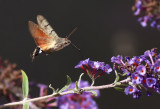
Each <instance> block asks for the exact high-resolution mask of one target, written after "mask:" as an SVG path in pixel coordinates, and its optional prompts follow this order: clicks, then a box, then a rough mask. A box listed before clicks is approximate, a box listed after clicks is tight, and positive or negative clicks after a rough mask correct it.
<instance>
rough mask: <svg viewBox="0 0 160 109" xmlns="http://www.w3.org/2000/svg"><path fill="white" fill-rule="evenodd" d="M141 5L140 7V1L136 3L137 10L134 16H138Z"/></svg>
mask: <svg viewBox="0 0 160 109" xmlns="http://www.w3.org/2000/svg"><path fill="white" fill-rule="evenodd" d="M141 5H142V2H141V1H138V2H137V3H136V8H137V10H136V11H135V12H134V15H138V14H140V11H141Z"/></svg>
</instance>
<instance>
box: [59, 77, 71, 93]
mask: <svg viewBox="0 0 160 109" xmlns="http://www.w3.org/2000/svg"><path fill="white" fill-rule="evenodd" d="M71 82H72V80H71V78H70V77H69V76H68V75H67V84H66V85H65V86H64V87H63V88H62V89H61V90H60V91H59V92H58V93H61V92H63V91H64V90H66V89H68V87H69V86H70V85H71Z"/></svg>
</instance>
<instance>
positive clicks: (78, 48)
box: [71, 43, 80, 51]
mask: <svg viewBox="0 0 160 109" xmlns="http://www.w3.org/2000/svg"><path fill="white" fill-rule="evenodd" d="M71 45H72V47H74V48H75V49H77V50H78V51H80V49H79V48H78V47H77V46H76V45H74V44H73V43H71Z"/></svg>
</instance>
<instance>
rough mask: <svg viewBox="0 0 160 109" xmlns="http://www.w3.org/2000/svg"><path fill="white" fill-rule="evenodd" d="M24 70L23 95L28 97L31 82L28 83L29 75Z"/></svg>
mask: <svg viewBox="0 0 160 109" xmlns="http://www.w3.org/2000/svg"><path fill="white" fill-rule="evenodd" d="M21 72H22V78H23V80H22V91H23V97H24V98H27V97H28V92H29V84H28V77H27V75H26V73H25V72H24V71H23V70H21Z"/></svg>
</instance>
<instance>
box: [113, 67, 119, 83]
mask: <svg viewBox="0 0 160 109" xmlns="http://www.w3.org/2000/svg"><path fill="white" fill-rule="evenodd" d="M115 74H116V79H115V81H114V83H116V82H118V81H119V75H118V73H117V71H116V70H115Z"/></svg>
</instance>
